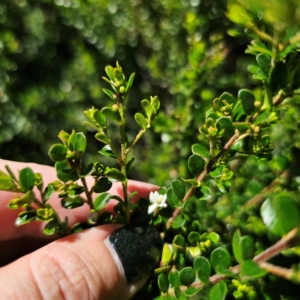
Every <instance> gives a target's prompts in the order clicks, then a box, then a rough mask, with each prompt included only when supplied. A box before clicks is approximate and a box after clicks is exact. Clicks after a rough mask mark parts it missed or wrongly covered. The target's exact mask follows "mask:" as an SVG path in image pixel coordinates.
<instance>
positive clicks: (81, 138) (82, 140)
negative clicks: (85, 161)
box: [76, 132, 87, 153]
mask: <svg viewBox="0 0 300 300" xmlns="http://www.w3.org/2000/svg"><path fill="white" fill-rule="evenodd" d="M86 143H87V142H86V137H85V135H84V134H83V133H82V132H77V133H76V150H77V151H80V152H82V153H84V152H85V150H86Z"/></svg>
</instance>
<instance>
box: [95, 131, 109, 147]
mask: <svg viewBox="0 0 300 300" xmlns="http://www.w3.org/2000/svg"><path fill="white" fill-rule="evenodd" d="M95 138H96V139H97V140H98V141H100V142H102V143H104V144H109V143H110V139H109V137H108V136H107V135H106V134H104V133H100V132H98V133H96V135H95Z"/></svg>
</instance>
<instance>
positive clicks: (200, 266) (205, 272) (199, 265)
mask: <svg viewBox="0 0 300 300" xmlns="http://www.w3.org/2000/svg"><path fill="white" fill-rule="evenodd" d="M193 266H194V270H196V271H197V270H199V271H198V272H197V274H198V276H199V275H201V277H202V276H204V277H209V276H210V274H211V266H210V263H209V261H208V259H207V258H206V257H204V256H199V257H196V258H195V260H194V263H193Z"/></svg>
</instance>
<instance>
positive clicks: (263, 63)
mask: <svg viewBox="0 0 300 300" xmlns="http://www.w3.org/2000/svg"><path fill="white" fill-rule="evenodd" d="M256 61H257V63H258V65H259V67H260V68H261V70H262V71H263V72H264V73H265V74H266V76H268V75H269V71H270V66H271V58H270V56H268V55H266V54H263V53H260V54H258V55H257V56H256Z"/></svg>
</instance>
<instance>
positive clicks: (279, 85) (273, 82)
mask: <svg viewBox="0 0 300 300" xmlns="http://www.w3.org/2000/svg"><path fill="white" fill-rule="evenodd" d="M288 83H289V70H288V68H287V66H286V64H285V63H283V62H282V61H279V62H277V64H276V65H275V67H274V68H273V69H272V71H271V74H270V87H271V90H272V92H273V94H275V93H277V92H278V90H280V89H284V88H286V87H287V85H288Z"/></svg>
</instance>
